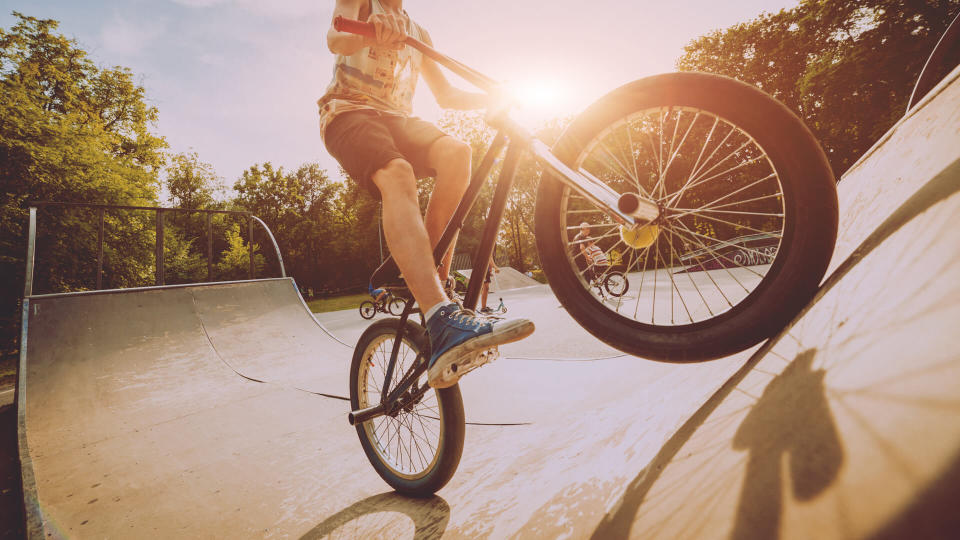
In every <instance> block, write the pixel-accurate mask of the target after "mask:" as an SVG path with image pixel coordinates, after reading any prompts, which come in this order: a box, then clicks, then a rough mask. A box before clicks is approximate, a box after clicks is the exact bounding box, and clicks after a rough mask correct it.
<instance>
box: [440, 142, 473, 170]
mask: <svg viewBox="0 0 960 540" xmlns="http://www.w3.org/2000/svg"><path fill="white" fill-rule="evenodd" d="M434 144H435V148H434V149H433V150H434V151H433V155H434V161H435V168H436V169H441V168H445V167H450V168H456V169H469V168H470V158H471V157H472V154H473V150H472V149H471V148H470V145H469V144H467V143H465V142H462V141H459V140H457V139H454V138H453V137H443V138H442V139H438V140H437V142H436V143H434Z"/></svg>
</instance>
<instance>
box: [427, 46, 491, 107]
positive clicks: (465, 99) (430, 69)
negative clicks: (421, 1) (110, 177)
mask: <svg viewBox="0 0 960 540" xmlns="http://www.w3.org/2000/svg"><path fill="white" fill-rule="evenodd" d="M423 42H424V43H426V44H427V45H429V46H431V47H433V40H431V39H430V34H428V33H427V31H426V30H423ZM423 80H425V81H426V82H427V86H428V87H430V92H432V93H433V97H434V98H436V100H437V104H438V105H440V106H441V107H443V108H444V109H459V110H471V109H487V108H490V107H492V106H493V105H494V104H495V101H494V99H493V98H491V97H490V96H489V95H488V94H484V93H480V92H467V91H466V90H461V89H459V88H456V87H454V86H453V85H451V84H450V81H448V80H447V78H446V76H444V74H443V72H442V71H440V66H438V65H437V63H436V62H434V61H433V60H431V59H429V58H427V57H424V58H423Z"/></svg>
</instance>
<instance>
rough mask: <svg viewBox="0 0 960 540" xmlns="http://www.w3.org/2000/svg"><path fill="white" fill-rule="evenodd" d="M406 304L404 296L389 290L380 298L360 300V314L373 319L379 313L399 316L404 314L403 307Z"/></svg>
mask: <svg viewBox="0 0 960 540" xmlns="http://www.w3.org/2000/svg"><path fill="white" fill-rule="evenodd" d="M406 306H407V304H406V301H405V300H404V299H403V298H401V297H399V296H395V295H394V294H393V293H391V292H390V291H387V292H386V294H384V295H383V298H381V299H380V300H364V301H363V302H360V316H361V317H363V318H364V319H372V318H373V317H374V315H376V314H377V313H387V314H389V315H394V316H396V317H399V316H400V315H401V314H403V308H405V307H406Z"/></svg>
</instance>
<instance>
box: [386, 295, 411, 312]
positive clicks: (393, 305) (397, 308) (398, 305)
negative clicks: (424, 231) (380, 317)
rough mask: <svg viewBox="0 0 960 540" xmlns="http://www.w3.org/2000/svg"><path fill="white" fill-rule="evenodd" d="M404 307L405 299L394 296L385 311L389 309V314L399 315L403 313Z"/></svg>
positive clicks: (405, 305) (405, 304)
mask: <svg viewBox="0 0 960 540" xmlns="http://www.w3.org/2000/svg"><path fill="white" fill-rule="evenodd" d="M405 307H407V303H406V301H404V299H403V298H399V297H396V296H394V297H393V298H391V299H390V302H389V303H388V304H387V311H389V312H390V314H391V315H394V316H397V317H399V316H400V315H403V308H405Z"/></svg>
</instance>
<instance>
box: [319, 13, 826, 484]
mask: <svg viewBox="0 0 960 540" xmlns="http://www.w3.org/2000/svg"><path fill="white" fill-rule="evenodd" d="M334 26H335V28H336V29H337V30H340V31H346V32H351V33H357V34H362V35H371V33H372V32H373V30H372V27H371V26H369V25H368V24H366V23H362V22H358V21H351V20H347V19H343V18H340V17H338V18H337V19H336V20H335V21H334ZM405 44H406V46H409V47H413V48H415V49H416V50H418V51H419V52H420V53H421V54H423V55H424V56H426V57H428V58H430V59H432V60H434V61H435V62H437V63H438V64H440V65H442V66H444V67H446V68H447V69H449V70H451V71H452V72H454V73H456V74H457V75H459V76H461V77H462V78H463V79H465V80H467V81H468V82H470V83H471V84H473V85H475V86H477V87H478V88H480V89H482V90H484V91H487V92H495V91H496V90H497V88H498V84H497V83H496V82H495V81H494V80H492V79H490V78H488V77H486V76H484V75H482V74H480V73H479V72H477V71H475V70H473V69H471V68H469V67H467V66H465V65H463V64H461V63H459V62H457V61H456V60H453V59H451V58H449V57H447V56H445V55H443V54H440V53H439V52H437V51H436V50H434V49H432V48H431V47H429V46H427V45H425V44H423V43H421V42H419V41H417V40H415V39H413V38H410V37H408V38H407V39H406V42H405ZM487 123H488V124H489V125H490V126H491V127H492V128H494V129H495V130H496V131H497V134H496V136H495V137H494V138H493V140H492V142H491V143H490V147H489V150H488V151H487V153H486V155H485V156H484V157H483V158H482V159H481V160H480V162H479V164H478V165H477V167H476V169H475V171H474V173H473V177H472V179H471V181H470V184H469V186H468V188H467V191H466V193H465V195H464V197H463V199H462V200H461V203H460V205H459V206H458V208H457V210H456V211H455V213H454V215H453V218H452V219H451V220H450V222H449V224H448V225H447V228H446V230H445V231H444V233H443V235H442V236H441V238H440V240H439V242H438V244H437V246H436V247H435V249H434V251H433V255H434V261H435V263H437V264H438V265H439V261H440V259H441V257H442V255H443V254H444V253H445V252H446V251H447V249H448V248H449V247H450V245H451V242H452V240H453V238H454V235H455V234H456V232H457V231H458V230H459V229H460V228H461V227H462V226H463V223H464V219H465V217H466V215H467V212H468V211H469V210H470V209H471V207H472V206H473V204H474V203H475V201H476V199H477V197H478V194H479V193H480V188H481V187H482V185H483V183H484V182H485V181H486V180H487V176H488V175H489V173H490V172H491V170H492V168H493V165H494V162H495V160H496V159H497V158H498V156H499V155H500V154H501V153H502V152H503V151H504V148H505V147H506V155H505V157H504V158H503V161H502V162H501V166H500V174H499V178H498V179H497V182H496V186H495V189H494V195H493V199H492V201H491V205H490V209H489V214H488V216H487V220H486V225H485V229H484V231H483V233H482V236H481V240H480V243H479V245H478V247H477V248H476V253H475V255H474V257H473V261H474V265H473V269H472V272H473V273H472V275H475V276H482V275H484V274H485V273H486V270H487V264H488V261H489V260H490V255H491V253H492V252H493V248H494V243H495V240H496V235H497V230H498V229H499V227H500V223H501V220H502V218H503V214H504V209H505V206H506V203H507V196H508V193H509V191H510V188H511V185H512V182H513V178H514V173H515V171H516V169H517V164H518V162H519V160H520V158H521V155H522V154H524V153H527V154H529V155H532V156H533V158H534V159H535V160H536V161H537V162H538V164H539V165H540V167H541V168H542V178H541V181H540V184H539V186H538V191H537V199H536V206H535V236H536V244H537V250H538V253H539V255H540V261H541V263H542V266H543V268H544V272H545V275H546V277H547V280H548V282H549V284H550V287H551V289H552V290H553V292H554V294H555V295H556V297H557V298H558V299H559V301H560V302H561V304H562V305H563V306H564V308H565V309H566V310H567V311H568V312H569V313H570V315H571V316H572V317H573V318H574V319H575V320H576V321H577V322H578V323H579V324H581V325H582V326H583V327H584V328H585V329H586V330H587V331H589V332H590V333H591V334H593V335H594V336H596V337H597V338H599V339H600V340H602V341H604V342H606V343H607V344H609V345H611V346H613V347H616V348H618V349H620V350H622V351H624V352H626V353H629V354H633V355H637V356H640V357H643V358H647V359H652V360H659V361H666V362H696V361H704V360H709V359H713V358H718V357H722V356H725V355H729V354H732V353H734V352H737V351H740V350H743V349H746V348H748V347H750V346H752V345H754V344H756V343H758V342H760V341H761V340H763V339H766V338H768V337H770V336H772V335H774V334H775V333H776V332H777V331H779V330H780V329H781V328H782V327H783V326H784V325H785V324H786V323H787V322H788V321H789V320H790V319H791V318H793V317H794V316H795V315H796V314H797V313H798V312H799V311H800V310H801V309H802V308H803V306H804V305H805V304H806V303H807V302H808V301H809V300H810V299H811V298H812V297H813V295H814V294H815V292H816V290H817V287H818V285H819V283H820V280H821V278H822V277H823V275H824V273H825V271H826V268H827V265H828V263H829V260H830V256H831V254H832V252H833V246H834V242H835V240H836V231H837V195H836V187H835V182H834V178H833V174H832V172H831V170H830V167H829V165H828V163H827V160H826V157H825V156H824V153H823V151H822V150H821V149H820V147H819V145H818V144H817V142H816V141H815V140H814V138H813V136H812V135H811V133H810V131H809V130H808V129H807V128H806V127H805V126H804V125H803V123H802V122H801V121H800V120H799V119H798V118H797V117H796V116H795V115H793V113H791V112H790V111H789V110H788V109H787V108H786V107H785V106H783V105H782V104H780V103H779V102H778V101H776V100H774V99H773V98H771V97H770V96H768V95H766V94H764V93H763V92H761V91H760V90H758V89H756V88H754V87H752V86H749V85H747V84H744V83H741V82H738V81H735V80H733V79H730V78H727V77H722V76H717V75H710V74H704V73H671V74H664V75H657V76H653V77H648V78H645V79H640V80H638V81H635V82H631V83H628V84H626V85H624V86H622V87H620V88H618V89H616V90H614V91H612V92H610V93H609V94H607V95H606V96H604V97H602V98H600V100H599V101H597V102H596V103H594V104H593V105H591V106H590V107H588V108H587V109H586V110H585V111H584V112H583V113H581V114H580V115H579V116H578V117H576V118H575V119H574V120H573V122H572V123H571V124H570V125H569V126H568V127H567V128H566V130H565V131H564V133H563V134H562V135H561V136H560V138H559V140H558V141H557V142H556V144H554V145H553V147H552V148H551V147H548V146H547V145H546V144H544V143H543V142H541V141H538V140H536V139H535V138H534V137H532V136H531V135H530V134H529V133H528V132H527V131H526V130H525V129H523V128H522V127H521V126H519V125H518V124H516V123H515V122H514V121H512V120H511V119H510V117H509V115H508V114H507V111H505V110H499V111H488V114H487ZM508 141H509V142H508ZM584 221H586V222H587V223H588V224H589V225H590V228H591V234H593V231H597V233H596V235H594V236H593V238H592V240H593V241H594V242H596V243H597V245H598V246H599V247H600V248H601V249H603V250H604V251H609V250H611V249H613V248H614V247H616V248H617V249H618V250H621V251H622V252H624V253H625V255H624V256H623V261H624V263H625V264H624V268H625V270H626V271H625V272H624V274H625V276H626V275H629V279H630V282H631V283H633V284H635V286H634V287H632V288H631V289H630V290H629V291H624V293H625V294H623V295H622V296H620V297H617V298H616V300H615V301H613V300H606V301H604V300H601V299H599V298H597V297H596V296H595V295H594V294H592V292H591V290H590V289H591V286H590V283H589V282H588V280H587V279H586V278H585V277H584V271H585V270H581V269H580V268H579V267H578V265H577V264H576V262H575V261H574V257H573V255H571V253H572V250H571V249H570V245H571V244H572V243H573V237H574V234H575V233H576V230H577V229H579V226H578V223H581V222H584ZM747 233H763V234H767V235H769V236H771V237H773V238H776V239H777V242H778V248H777V250H776V255H775V257H774V259H773V260H772V261H769V262H767V263H765V264H754V265H751V266H745V265H739V264H737V263H736V262H735V261H733V260H731V259H730V258H729V257H727V256H726V255H725V254H724V251H725V250H724V248H725V247H728V246H729V244H731V243H732V242H731V240H732V239H733V238H736V237H737V236H741V235H743V234H747ZM692 250H702V251H703V252H704V253H709V254H711V256H714V257H716V258H718V259H720V260H723V261H724V263H725V264H723V265H720V266H721V268H720V269H717V270H704V271H700V272H684V271H683V270H685V269H686V268H687V265H686V264H684V263H683V262H682V261H683V256H684V254H685V253H687V252H690V251H692ZM399 274H400V272H399V269H398V268H397V266H396V263H395V262H394V261H393V260H392V259H388V260H386V261H385V262H384V263H383V264H382V265H381V266H380V268H378V269H377V270H376V271H375V272H374V275H373V276H372V278H371V281H372V283H374V284H384V285H386V284H394V283H398V282H399ZM480 286H481V280H470V284H469V286H468V288H467V292H466V295H465V298H464V301H463V305H464V307H465V308H467V309H475V308H476V306H477V300H478V297H479V294H480ZM413 312H414V308H413V302H412V301H411V302H408V303H407V306H406V308H405V309H404V311H403V313H402V314H401V315H400V317H399V319H383V320H380V321H377V322H375V323H373V324H372V325H370V327H368V328H367V330H366V331H365V332H364V333H363V335H362V336H361V337H360V339H359V341H358V343H357V346H356V349H355V351H354V355H353V360H352V364H351V368H350V404H351V409H352V410H351V412H350V413H349V414H348V420H349V422H350V424H351V425H353V426H355V427H356V430H357V433H358V435H359V438H360V442H361V445H362V447H363V449H364V452H365V453H366V455H367V457H368V459H369V460H370V463H371V464H372V465H373V467H374V469H375V470H376V471H377V472H378V473H379V474H380V476H381V477H382V478H383V479H384V480H385V481H386V482H387V483H388V484H389V485H390V486H392V487H393V488H394V489H396V490H397V491H399V492H402V493H406V494H411V495H421V496H422V495H426V494H430V493H433V492H435V491H437V490H438V489H440V488H441V487H443V486H444V485H445V484H446V483H447V482H448V481H449V480H450V478H451V477H452V476H453V474H454V472H455V471H456V468H457V466H458V464H459V462H460V457H461V454H462V451H463V441H464V431H465V422H464V410H463V401H462V398H461V394H460V389H459V386H458V385H454V386H451V387H449V388H445V389H433V388H431V387H429V386H428V384H427V377H426V371H427V362H428V359H429V357H430V351H429V348H430V344H429V339H427V335H426V332H425V330H424V328H423V326H422V325H420V324H417V323H416V322H414V321H413V320H410V317H409V316H410V315H411V313H413ZM478 354H489V355H491V356H495V355H496V354H497V352H496V351H495V350H491V351H482V352H481V353H478Z"/></svg>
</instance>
